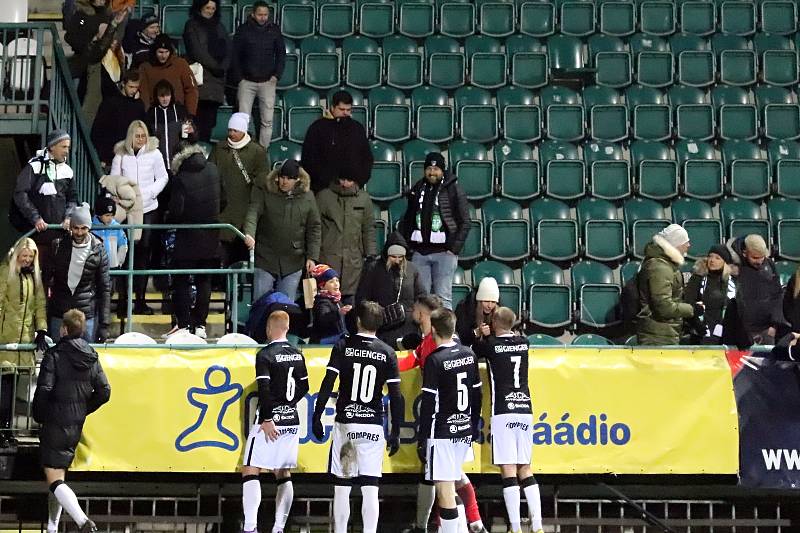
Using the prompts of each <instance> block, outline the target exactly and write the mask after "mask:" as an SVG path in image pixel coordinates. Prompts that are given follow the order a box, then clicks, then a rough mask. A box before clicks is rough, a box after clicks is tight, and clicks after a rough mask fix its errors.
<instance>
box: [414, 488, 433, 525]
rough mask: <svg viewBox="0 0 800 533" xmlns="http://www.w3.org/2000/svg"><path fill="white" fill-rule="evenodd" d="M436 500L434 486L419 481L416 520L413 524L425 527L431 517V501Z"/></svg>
mask: <svg viewBox="0 0 800 533" xmlns="http://www.w3.org/2000/svg"><path fill="white" fill-rule="evenodd" d="M434 501H436V486H435V485H433V484H432V483H431V484H430V485H428V484H425V483H420V484H418V485H417V521H416V523H415V524H414V525H415V526H417V527H419V528H422V529H425V526H427V525H428V520H430V518H431V509H432V508H433V502H434Z"/></svg>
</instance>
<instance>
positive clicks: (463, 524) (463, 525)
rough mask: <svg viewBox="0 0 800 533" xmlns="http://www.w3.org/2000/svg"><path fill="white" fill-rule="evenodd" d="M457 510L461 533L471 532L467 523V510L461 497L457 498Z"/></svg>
mask: <svg viewBox="0 0 800 533" xmlns="http://www.w3.org/2000/svg"><path fill="white" fill-rule="evenodd" d="M456 510H457V511H458V531H459V533H469V526H468V525H467V512H466V511H465V510H464V502H462V501H461V498H456Z"/></svg>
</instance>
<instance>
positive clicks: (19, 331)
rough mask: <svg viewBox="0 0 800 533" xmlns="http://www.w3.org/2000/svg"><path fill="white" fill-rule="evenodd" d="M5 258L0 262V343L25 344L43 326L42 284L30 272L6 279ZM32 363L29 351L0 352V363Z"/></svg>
mask: <svg viewBox="0 0 800 533" xmlns="http://www.w3.org/2000/svg"><path fill="white" fill-rule="evenodd" d="M8 270H9V263H8V260H6V261H3V263H2V265H0V343H4V344H7V343H18V344H28V343H31V342H33V339H34V338H35V337H36V331H39V330H47V309H46V308H45V288H44V286H43V284H42V282H41V280H39V281H38V282H37V281H36V280H35V278H34V275H33V273H22V272H20V274H19V275H18V276H14V277H13V278H12V280H11V281H10V282H9V281H8ZM9 363H10V364H12V365H20V366H33V365H34V364H35V363H36V362H35V361H34V358H33V353H32V352H19V351H16V352H11V351H9V352H0V366H3V365H5V364H9Z"/></svg>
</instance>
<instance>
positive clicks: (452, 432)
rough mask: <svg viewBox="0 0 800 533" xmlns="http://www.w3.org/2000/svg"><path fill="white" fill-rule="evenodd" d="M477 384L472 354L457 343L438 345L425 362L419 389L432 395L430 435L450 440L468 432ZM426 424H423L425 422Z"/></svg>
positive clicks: (470, 428) (478, 379)
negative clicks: (432, 407)
mask: <svg viewBox="0 0 800 533" xmlns="http://www.w3.org/2000/svg"><path fill="white" fill-rule="evenodd" d="M480 386H481V378H480V374H479V373H478V362H477V358H476V357H475V354H474V353H473V352H472V350H470V349H469V348H467V347H466V346H463V345H461V344H456V343H452V344H449V345H442V346H439V347H438V348H437V349H436V350H435V351H434V352H433V353H432V354H430V355H429V356H428V358H427V359H426V361H425V368H424V369H423V378H422V392H423V393H429V394H433V395H434V396H435V400H434V410H433V420H432V424H431V430H430V435H421V436H422V437H425V438H434V439H450V438H463V437H469V436H471V435H472V432H473V431H472V430H473V428H472V414H473V413H472V409H473V394H474V388H475V387H480ZM425 426H427V424H425Z"/></svg>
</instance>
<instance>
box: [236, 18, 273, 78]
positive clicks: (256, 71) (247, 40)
mask: <svg viewBox="0 0 800 533" xmlns="http://www.w3.org/2000/svg"><path fill="white" fill-rule="evenodd" d="M232 59H233V62H232V64H231V67H232V69H233V71H232V72H231V81H232V82H233V83H234V84H237V83H239V81H240V80H243V79H244V80H248V81H252V82H257V83H260V82H265V81H269V79H270V78H271V77H272V76H275V77H276V78H277V79H281V76H282V75H283V68H284V66H285V64H286V46H285V45H284V42H283V36H282V35H281V29H280V27H278V25H277V24H275V23H274V22H267V23H266V24H265V25H263V26H261V25H259V24H258V23H257V22H256V21H255V19H253V17H248V18H247V20H246V21H245V22H243V23H242V24H241V25H239V27H238V28H237V29H236V35H234V37H233V58H232Z"/></svg>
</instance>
